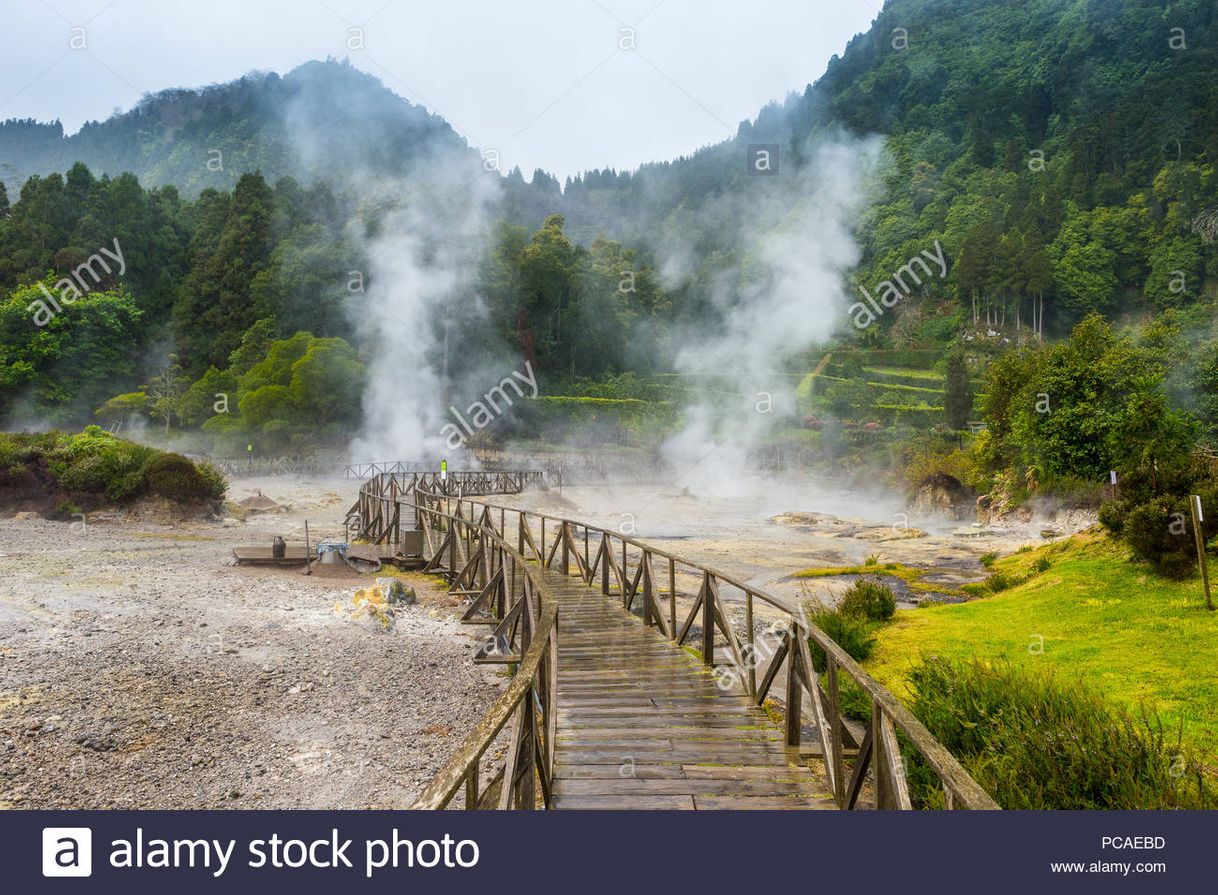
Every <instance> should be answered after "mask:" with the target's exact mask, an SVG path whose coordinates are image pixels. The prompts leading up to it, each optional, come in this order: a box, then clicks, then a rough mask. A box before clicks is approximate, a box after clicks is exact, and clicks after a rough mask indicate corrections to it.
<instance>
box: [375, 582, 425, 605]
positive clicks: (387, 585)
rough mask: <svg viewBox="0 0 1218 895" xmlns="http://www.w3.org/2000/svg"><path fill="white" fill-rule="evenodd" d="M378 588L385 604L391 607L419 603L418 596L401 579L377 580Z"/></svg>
mask: <svg viewBox="0 0 1218 895" xmlns="http://www.w3.org/2000/svg"><path fill="white" fill-rule="evenodd" d="M376 586H377V587H379V588H380V589H381V594H382V595H383V596H384V599H385V602H386V603H388V604H389V605H390V606H409V605H411V604H413V603H417V602H418V599H419V598H418V595H417V594H416V593H415V590H414V588H413V587H410V586H409V585H407V584H406V583H405V582H403V581H402V579H401V578H388V577H386V578H377V579H376Z"/></svg>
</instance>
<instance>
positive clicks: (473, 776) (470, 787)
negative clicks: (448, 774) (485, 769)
mask: <svg viewBox="0 0 1218 895" xmlns="http://www.w3.org/2000/svg"><path fill="white" fill-rule="evenodd" d="M478 765H479V760H478V759H476V758H475V759H474V766H473V767H472V768H470V769H469V775H468V776H467V777H466V778H465V810H466V811H477V810H478Z"/></svg>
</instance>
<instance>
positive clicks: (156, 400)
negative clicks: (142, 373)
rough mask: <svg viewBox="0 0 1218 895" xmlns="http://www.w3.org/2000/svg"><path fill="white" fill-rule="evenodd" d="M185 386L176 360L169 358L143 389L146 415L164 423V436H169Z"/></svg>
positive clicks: (184, 379) (185, 383)
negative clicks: (145, 400) (170, 426)
mask: <svg viewBox="0 0 1218 895" xmlns="http://www.w3.org/2000/svg"><path fill="white" fill-rule="evenodd" d="M186 385H187V382H186V378H185V377H184V376H183V375H182V368H181V367H180V366H178V363H177V359H176V358H174V357H170V359H169V363H167V364H166V365H165V366H163V367H161V369H160V370H158V371H157V373H156V374H155V375H154V376H153V377H152V381H151V382H149V383H148V385H146V386H145V387H144V391H145V392H146V393H147V395H148V415H149V416H151V417H152V418H153V419H154V420H164V421H165V434H166V435H168V434H169V424H170V422H172V421H173V418H174V417H175V416H177V414H178V403H179V402H180V401H181V400H182V395H183V394H184V393H185V391H186Z"/></svg>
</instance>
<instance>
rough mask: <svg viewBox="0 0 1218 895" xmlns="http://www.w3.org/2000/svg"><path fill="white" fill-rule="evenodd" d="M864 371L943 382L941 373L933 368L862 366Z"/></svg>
mask: <svg viewBox="0 0 1218 895" xmlns="http://www.w3.org/2000/svg"><path fill="white" fill-rule="evenodd" d="M863 372H865V373H882V374H884V375H886V376H904V377H908V378H909V379H924V380H926V381H927V382H938V383H940V384H942V383H943V374H942V373H936V372H935V371H934V370H918V369H915V368H914V367H863Z"/></svg>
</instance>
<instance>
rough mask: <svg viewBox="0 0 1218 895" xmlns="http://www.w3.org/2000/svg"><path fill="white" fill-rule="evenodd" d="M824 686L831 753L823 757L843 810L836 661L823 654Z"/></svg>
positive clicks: (843, 787)
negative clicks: (829, 765)
mask: <svg viewBox="0 0 1218 895" xmlns="http://www.w3.org/2000/svg"><path fill="white" fill-rule="evenodd" d="M825 684H826V685H827V687H828V689H829V705H828V706H827V708H828V711H827V712H826V714H827V715H828V716H829V717H828V719H827V720H828V723H829V731H828V733H829V736H828V737H827V739H828V741H829V751H830V753H831V754H829V755H826V756H825V761H826V762H829V761H831V762H833V789H834V793H833V795H834V798H836V799H837V807H839V808H844V807H845V805H846V775H845V769H844V768H843V767H842V717H841V712H840V710H839V708H838V705H839V695H838V682H837V660H836V659H834V658H833V656H831V655H829V654H828V653H825Z"/></svg>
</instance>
